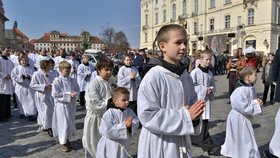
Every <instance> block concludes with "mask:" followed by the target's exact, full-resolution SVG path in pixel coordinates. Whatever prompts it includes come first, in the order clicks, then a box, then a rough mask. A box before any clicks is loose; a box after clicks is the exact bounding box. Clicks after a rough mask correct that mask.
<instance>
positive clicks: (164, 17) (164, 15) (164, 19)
mask: <svg viewBox="0 0 280 158" xmlns="http://www.w3.org/2000/svg"><path fill="white" fill-rule="evenodd" d="M162 15H163V17H162V19H163V20H162V22H166V10H163V14H162Z"/></svg>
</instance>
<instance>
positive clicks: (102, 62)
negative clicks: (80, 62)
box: [96, 58, 114, 70]
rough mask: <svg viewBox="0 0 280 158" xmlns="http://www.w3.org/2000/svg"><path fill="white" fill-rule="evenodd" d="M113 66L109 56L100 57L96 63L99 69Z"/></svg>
mask: <svg viewBox="0 0 280 158" xmlns="http://www.w3.org/2000/svg"><path fill="white" fill-rule="evenodd" d="M107 67H108V68H113V67H114V64H113V62H112V60H111V59H109V58H102V59H101V60H99V61H98V62H97V64H96V69H97V70H101V69H102V68H107Z"/></svg>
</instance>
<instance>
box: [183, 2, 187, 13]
mask: <svg viewBox="0 0 280 158" xmlns="http://www.w3.org/2000/svg"><path fill="white" fill-rule="evenodd" d="M183 15H187V1H186V0H183Z"/></svg>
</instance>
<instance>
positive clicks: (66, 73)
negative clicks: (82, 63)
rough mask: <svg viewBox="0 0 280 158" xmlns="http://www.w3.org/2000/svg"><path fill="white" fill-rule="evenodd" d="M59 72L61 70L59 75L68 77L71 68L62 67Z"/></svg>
mask: <svg viewBox="0 0 280 158" xmlns="http://www.w3.org/2000/svg"><path fill="white" fill-rule="evenodd" d="M60 72H61V75H62V76H64V77H68V76H69V74H70V72H71V69H70V68H62V69H61V70H60Z"/></svg>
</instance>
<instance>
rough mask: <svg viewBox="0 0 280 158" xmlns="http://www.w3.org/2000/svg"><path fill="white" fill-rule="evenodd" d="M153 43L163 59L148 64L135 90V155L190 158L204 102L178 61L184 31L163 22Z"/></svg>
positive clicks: (184, 48) (141, 156)
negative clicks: (137, 124)
mask: <svg viewBox="0 0 280 158" xmlns="http://www.w3.org/2000/svg"><path fill="white" fill-rule="evenodd" d="M155 43H157V46H158V48H159V49H160V51H161V53H162V54H163V58H159V59H157V60H158V65H151V66H154V67H152V68H151V69H150V70H149V71H148V73H147V74H146V75H145V77H144V78H143V79H142V81H141V83H140V87H139V90H138V98H137V100H138V107H137V112H138V117H139V120H140V122H141V124H142V126H143V127H142V129H141V133H140V136H139V143H138V154H137V157H138V158H191V157H192V151H191V138H190V135H194V134H199V133H200V129H201V120H200V116H201V115H202V113H203V108H204V106H205V101H203V100H199V101H197V95H196V92H195V90H194V84H193V81H192V78H191V76H190V75H189V74H188V72H187V70H186V67H185V66H184V65H182V64H181V63H180V60H181V59H182V58H183V56H184V55H185V53H186V51H187V46H186V44H187V43H188V40H187V32H186V30H185V28H183V27H182V26H180V25H177V24H170V25H165V26H163V27H162V28H161V29H160V30H159V32H158V34H157V37H156V40H155ZM144 72H146V71H144Z"/></svg>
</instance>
